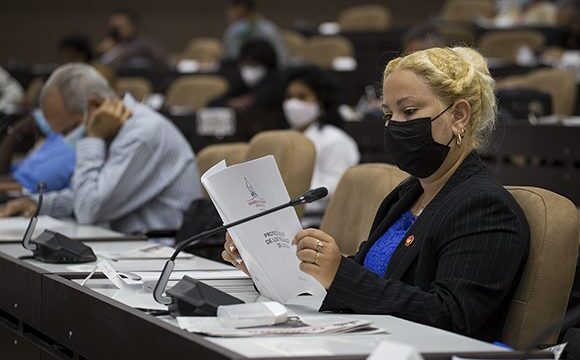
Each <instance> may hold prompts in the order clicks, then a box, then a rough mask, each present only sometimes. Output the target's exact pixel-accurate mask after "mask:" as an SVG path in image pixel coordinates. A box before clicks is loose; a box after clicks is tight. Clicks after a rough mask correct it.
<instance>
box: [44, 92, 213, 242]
mask: <svg viewBox="0 0 580 360" xmlns="http://www.w3.org/2000/svg"><path fill="white" fill-rule="evenodd" d="M123 102H124V104H125V106H127V107H128V108H129V109H130V110H131V111H132V116H131V117H130V118H129V119H128V120H127V121H126V122H125V124H123V126H122V127H121V129H120V130H119V132H118V134H117V136H115V138H114V139H113V140H112V142H111V143H110V144H107V143H106V142H105V141H103V140H102V139H98V138H85V139H82V140H79V141H78V142H77V147H76V151H77V162H76V166H75V171H74V175H73V179H72V189H67V190H63V191H59V192H52V193H49V194H47V195H46V196H45V199H44V202H43V205H42V209H41V214H47V215H51V216H55V217H67V216H73V215H74V217H75V218H76V220H77V222H79V223H80V224H98V225H102V226H108V227H110V228H111V229H113V230H117V231H121V232H125V233H132V232H144V231H147V230H153V229H178V228H179V227H180V226H181V222H182V220H183V212H184V211H185V210H186V209H187V208H188V206H189V205H190V203H191V202H192V201H193V200H194V199H197V198H201V196H202V192H201V185H200V180H199V175H198V172H197V167H196V164H195V158H194V154H193V150H192V149H191V147H190V146H189V144H188V143H187V141H186V140H185V138H184V137H183V135H182V134H181V133H180V132H179V130H177V128H176V127H175V126H174V125H173V124H172V123H171V122H170V121H169V120H167V119H166V118H165V117H163V116H162V115H161V114H159V113H157V112H155V111H153V110H152V109H150V108H149V107H147V106H145V105H143V104H140V103H137V102H136V101H135V100H134V99H133V98H132V97H131V96H129V95H126V96H125V98H124V99H123Z"/></svg>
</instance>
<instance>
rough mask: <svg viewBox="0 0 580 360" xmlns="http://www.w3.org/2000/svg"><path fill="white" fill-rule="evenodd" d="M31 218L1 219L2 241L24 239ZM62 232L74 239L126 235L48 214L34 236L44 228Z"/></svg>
mask: <svg viewBox="0 0 580 360" xmlns="http://www.w3.org/2000/svg"><path fill="white" fill-rule="evenodd" d="M29 221H30V219H27V218H24V217H13V218H4V219H0V242H18V241H22V238H23V237H24V232H25V231H26V228H27V227H28V223H29ZM46 229H49V230H52V231H56V232H60V233H61V234H63V235H66V236H68V237H70V238H72V239H79V240H103V239H109V240H114V239H123V238H126V235H124V234H122V233H119V232H116V231H112V230H109V229H105V228H102V227H97V226H91V225H79V224H76V223H74V222H71V221H61V220H56V219H53V218H51V217H48V216H40V217H39V218H38V223H37V226H36V229H35V231H34V234H33V236H32V238H33V239H34V238H35V237H37V236H38V235H40V234H41V233H42V232H43V231H44V230H46Z"/></svg>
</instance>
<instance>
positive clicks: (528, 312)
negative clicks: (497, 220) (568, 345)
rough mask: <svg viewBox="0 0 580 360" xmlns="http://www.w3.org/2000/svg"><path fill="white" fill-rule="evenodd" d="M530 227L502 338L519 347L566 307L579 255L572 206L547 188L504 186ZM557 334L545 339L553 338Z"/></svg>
mask: <svg viewBox="0 0 580 360" xmlns="http://www.w3.org/2000/svg"><path fill="white" fill-rule="evenodd" d="M507 189H508V190H509V191H510V193H511V194H512V195H513V196H514V198H515V199H516V201H517V202H518V204H519V205H520V206H521V208H522V209H523V211H524V214H525V215H526V218H527V219H528V224H529V226H530V252H529V254H528V260H527V262H526V265H525V268H524V271H523V274H522V278H521V280H520V282H519V284H518V286H517V289H516V292H515V294H514V296H513V297H512V299H511V304H510V307H509V311H508V314H507V317H506V322H505V327H504V330H503V336H502V341H503V342H504V343H506V344H508V345H510V346H512V347H514V348H516V349H521V348H523V347H524V346H525V345H527V343H528V342H529V341H531V340H532V339H533V337H534V336H535V335H537V333H538V332H539V331H540V330H541V329H542V328H544V327H545V326H546V325H547V324H549V323H550V322H552V321H554V320H556V319H561V318H562V317H563V316H564V313H565V311H566V306H567V304H568V297H569V296H570V290H571V288H572V282H573V280H574V271H575V268H576V259H577V257H578V215H577V210H576V206H575V205H574V204H573V203H572V202H571V201H570V200H568V199H566V198H565V197H563V196H561V195H558V194H556V193H553V192H551V191H548V190H545V189H540V188H534V187H525V186H510V187H507ZM557 338H558V334H553V335H552V336H550V338H548V339H545V340H544V341H545V343H553V342H555V341H556V340H557Z"/></svg>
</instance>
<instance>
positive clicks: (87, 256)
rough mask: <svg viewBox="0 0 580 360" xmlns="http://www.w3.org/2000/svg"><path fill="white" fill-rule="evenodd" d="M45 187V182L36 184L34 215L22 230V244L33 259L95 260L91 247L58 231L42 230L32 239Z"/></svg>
mask: <svg viewBox="0 0 580 360" xmlns="http://www.w3.org/2000/svg"><path fill="white" fill-rule="evenodd" d="M45 189H46V184H45V183H39V184H38V204H37V205H36V211H35V212H34V215H33V216H32V217H31V218H30V222H29V223H28V227H27V228H26V232H24V237H23V238H22V246H23V247H24V248H25V249H27V250H30V251H32V254H33V258H34V259H35V260H38V261H42V262H46V263H53V264H75V263H85V262H92V261H97V257H96V256H95V253H94V252H93V249H91V248H90V247H89V246H87V245H85V244H83V243H82V242H80V241H78V240H74V239H71V238H69V237H67V236H65V235H63V234H61V233H58V232H54V231H50V230H44V231H43V232H42V234H40V235H39V236H38V237H37V238H36V239H34V240H32V235H33V234H34V230H35V229H36V224H37V223H38V214H39V213H40V209H41V208H42V199H43V198H44V190H45Z"/></svg>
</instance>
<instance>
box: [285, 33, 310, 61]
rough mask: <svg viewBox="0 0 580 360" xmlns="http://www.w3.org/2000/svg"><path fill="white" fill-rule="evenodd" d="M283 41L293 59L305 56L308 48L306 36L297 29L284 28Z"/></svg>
mask: <svg viewBox="0 0 580 360" xmlns="http://www.w3.org/2000/svg"><path fill="white" fill-rule="evenodd" d="M281 36H282V41H284V47H285V48H286V51H287V52H288V55H289V56H290V58H292V59H302V58H304V51H305V50H304V49H305V48H306V37H304V35H302V34H301V33H299V32H298V31H296V30H288V29H284V30H282V31H281Z"/></svg>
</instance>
